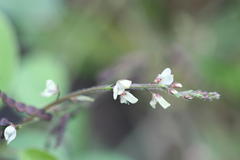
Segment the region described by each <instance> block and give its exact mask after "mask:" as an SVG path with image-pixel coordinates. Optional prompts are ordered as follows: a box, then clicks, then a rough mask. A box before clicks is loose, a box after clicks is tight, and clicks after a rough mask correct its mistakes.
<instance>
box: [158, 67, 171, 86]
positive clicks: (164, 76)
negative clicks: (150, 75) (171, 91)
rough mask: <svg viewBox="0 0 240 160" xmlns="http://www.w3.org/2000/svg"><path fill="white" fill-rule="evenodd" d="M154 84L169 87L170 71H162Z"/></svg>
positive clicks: (167, 69)
mask: <svg viewBox="0 0 240 160" xmlns="http://www.w3.org/2000/svg"><path fill="white" fill-rule="evenodd" d="M154 82H155V83H158V84H162V85H171V84H172V83H173V74H171V69H170V68H166V69H164V70H163V71H162V73H161V74H159V75H158V76H157V77H156V78H155V80H154Z"/></svg>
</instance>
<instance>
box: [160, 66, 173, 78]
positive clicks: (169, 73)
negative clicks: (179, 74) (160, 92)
mask: <svg viewBox="0 0 240 160" xmlns="http://www.w3.org/2000/svg"><path fill="white" fill-rule="evenodd" d="M171 72H172V71H171V69H170V68H165V69H164V70H163V71H162V73H161V74H160V75H161V76H162V77H166V76H168V75H171Z"/></svg>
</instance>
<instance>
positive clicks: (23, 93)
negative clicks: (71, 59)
mask: <svg viewBox="0 0 240 160" xmlns="http://www.w3.org/2000/svg"><path fill="white" fill-rule="evenodd" d="M47 79H52V80H54V81H55V82H56V83H57V84H58V85H59V86H60V90H61V92H62V93H63V94H64V93H65V92H66V91H67V89H68V86H69V79H68V75H67V71H66V69H65V66H64V65H61V64H60V63H58V60H57V59H56V58H54V57H52V56H50V55H48V54H41V52H36V53H34V54H33V55H31V56H28V57H27V58H26V59H24V61H23V64H22V66H21V68H20V70H19V71H18V73H17V74H16V77H15V82H14V85H15V88H14V91H15V94H16V98H17V99H18V100H20V101H23V102H26V103H28V104H32V105H36V106H37V107H42V106H43V105H45V104H47V103H49V102H51V101H53V100H54V99H55V98H56V97H51V98H45V97H42V96H41V95H40V94H41V92H42V91H43V90H44V88H45V86H46V80H47Z"/></svg>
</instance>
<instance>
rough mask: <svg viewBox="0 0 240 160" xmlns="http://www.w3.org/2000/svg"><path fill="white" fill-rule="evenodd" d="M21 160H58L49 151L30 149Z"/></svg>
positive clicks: (23, 154) (22, 154)
mask: <svg viewBox="0 0 240 160" xmlns="http://www.w3.org/2000/svg"><path fill="white" fill-rule="evenodd" d="M21 160H57V158H56V157H54V156H53V155H51V154H50V153H48V152H47V151H42V150H38V149H28V150H25V151H24V152H22V153H21Z"/></svg>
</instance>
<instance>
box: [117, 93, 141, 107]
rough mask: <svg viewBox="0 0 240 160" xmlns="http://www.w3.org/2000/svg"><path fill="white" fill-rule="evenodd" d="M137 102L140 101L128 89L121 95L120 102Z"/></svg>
mask: <svg viewBox="0 0 240 160" xmlns="http://www.w3.org/2000/svg"><path fill="white" fill-rule="evenodd" d="M137 102H138V99H137V98H136V97H135V96H134V95H133V94H131V93H130V92H128V91H125V92H124V93H123V94H122V95H121V98H120V103H126V104H129V103H132V104H135V103H137Z"/></svg>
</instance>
